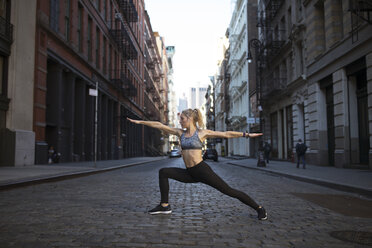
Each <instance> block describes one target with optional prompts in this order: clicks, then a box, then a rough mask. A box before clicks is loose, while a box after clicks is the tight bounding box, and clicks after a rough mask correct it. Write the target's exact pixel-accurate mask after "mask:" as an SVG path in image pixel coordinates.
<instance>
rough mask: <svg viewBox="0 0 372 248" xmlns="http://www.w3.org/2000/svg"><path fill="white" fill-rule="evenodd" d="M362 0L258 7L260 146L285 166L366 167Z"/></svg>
mask: <svg viewBox="0 0 372 248" xmlns="http://www.w3.org/2000/svg"><path fill="white" fill-rule="evenodd" d="M371 7H372V5H371V3H370V1H364V0H362V1H354V0H351V1H348V0H324V1H323V0H321V1H318V0H305V1H290V0H262V1H260V2H259V12H258V14H259V18H258V27H259V31H260V32H259V33H260V36H259V39H260V41H261V44H262V46H261V48H260V54H258V56H260V58H261V61H262V63H261V68H260V70H261V71H262V76H261V78H260V81H261V85H262V102H263V113H264V125H265V130H264V133H265V139H266V140H268V141H270V142H271V143H272V148H273V150H272V155H273V156H274V157H276V158H279V159H291V158H292V156H293V153H294V144H295V142H296V141H297V140H298V139H302V140H305V142H306V144H307V145H308V146H309V148H310V149H309V151H308V152H307V160H308V163H312V164H319V165H328V166H336V167H352V168H353V167H354V168H372V157H371V155H372V152H371V133H372V112H371V109H372V100H371V99H372V76H371V75H372V73H371V72H372V46H371V44H372V25H371V24H372V23H371V19H370V18H371V10H372V8H371Z"/></svg>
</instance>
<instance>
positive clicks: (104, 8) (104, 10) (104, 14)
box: [103, 0, 107, 21]
mask: <svg viewBox="0 0 372 248" xmlns="http://www.w3.org/2000/svg"><path fill="white" fill-rule="evenodd" d="M106 1H107V0H103V20H105V21H106V16H107V13H106V12H107V5H106V4H107V3H106Z"/></svg>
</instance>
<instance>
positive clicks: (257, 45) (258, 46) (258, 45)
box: [247, 39, 266, 167]
mask: <svg viewBox="0 0 372 248" xmlns="http://www.w3.org/2000/svg"><path fill="white" fill-rule="evenodd" d="M251 47H253V48H254V49H255V54H256V94H257V105H258V111H259V120H260V132H261V133H262V132H263V127H262V111H263V108H262V102H261V96H262V88H261V71H262V70H261V62H262V57H261V55H262V52H263V44H262V42H261V41H260V40H258V39H251V40H250V41H249V42H248V57H247V61H248V63H252V62H253V58H252V53H251ZM259 63H260V64H259ZM258 146H259V147H258V162H257V166H259V167H265V166H266V162H265V158H264V152H263V140H262V137H260V139H259V144H258Z"/></svg>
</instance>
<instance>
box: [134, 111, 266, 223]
mask: <svg viewBox="0 0 372 248" xmlns="http://www.w3.org/2000/svg"><path fill="white" fill-rule="evenodd" d="M127 119H128V120H129V121H131V122H133V123H135V124H143V125H146V126H150V127H153V128H157V129H160V130H162V131H164V132H166V133H170V134H173V135H177V136H178V137H180V141H181V148H182V158H183V161H184V163H185V166H186V169H182V168H176V167H171V168H168V167H167V168H162V169H160V170H159V186H160V194H161V201H160V204H159V205H157V206H156V207H155V208H154V209H151V210H150V211H149V213H150V214H170V213H171V212H172V210H171V207H170V204H169V202H168V196H169V182H168V179H169V178H171V179H174V180H177V181H179V182H183V183H199V182H200V183H204V184H207V185H209V186H211V187H213V188H215V189H217V190H219V191H220V192H222V193H224V194H226V195H228V196H230V197H234V198H236V199H238V200H240V201H241V202H243V203H244V204H246V205H248V206H250V207H251V208H253V209H255V210H256V211H257V214H258V219H259V220H266V219H267V213H266V210H265V209H264V208H263V207H262V206H260V205H258V204H257V203H256V202H255V201H254V200H253V199H252V198H251V197H249V196H248V195H247V194H245V193H244V192H241V191H239V190H236V189H233V188H231V187H230V186H229V185H228V184H227V183H226V182H225V181H224V180H223V179H222V178H220V177H219V176H218V175H217V174H216V173H215V172H214V171H213V170H212V169H211V167H209V165H208V164H207V163H205V162H204V161H203V158H202V146H203V141H204V140H205V139H207V138H238V137H246V138H255V137H258V136H261V135H262V133H245V132H244V133H242V132H234V131H226V132H219V131H212V130H208V129H201V128H202V127H203V126H204V124H203V119H202V115H201V112H200V110H199V109H186V110H184V111H182V113H181V115H180V124H181V126H182V128H183V129H185V130H183V129H179V128H172V127H168V126H166V125H164V124H162V123H160V122H158V121H143V120H132V119H129V118H127Z"/></svg>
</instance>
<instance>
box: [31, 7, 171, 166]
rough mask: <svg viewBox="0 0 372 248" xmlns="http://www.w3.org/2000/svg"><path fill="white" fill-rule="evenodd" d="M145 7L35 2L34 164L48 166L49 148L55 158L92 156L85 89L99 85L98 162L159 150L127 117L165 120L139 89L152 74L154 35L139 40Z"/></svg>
mask: <svg viewBox="0 0 372 248" xmlns="http://www.w3.org/2000/svg"><path fill="white" fill-rule="evenodd" d="M144 8H145V6H144V1H142V0H137V1H135V0H94V1H93V0H91V1H89V0H79V1H78V0H64V1H58V0H39V1H38V2H37V25H36V56H35V65H36V67H35V86H34V99H35V102H34V111H33V112H34V120H33V127H34V131H35V136H36V137H35V139H36V145H35V163H46V159H47V153H48V149H49V148H50V146H53V147H54V149H55V150H56V151H58V152H60V153H61V162H69V161H88V160H92V159H93V158H94V151H95V148H94V147H95V146H94V144H95V132H94V131H95V130H94V124H95V123H94V114H95V100H96V98H95V97H94V96H91V95H89V89H92V88H93V89H94V88H95V87H96V84H97V82H98V129H97V130H98V131H97V132H98V135H97V150H98V152H97V159H98V160H108V159H119V158H126V157H133V156H144V155H158V154H161V150H162V147H161V144H160V143H159V142H156V141H153V140H152V139H154V137H155V136H151V135H146V133H147V132H149V131H148V130H145V128H144V127H143V126H141V125H134V124H132V123H130V122H129V121H127V119H126V118H127V117H130V118H133V119H156V120H159V121H164V120H162V119H161V118H160V115H158V116H157V115H156V113H157V112H158V111H159V110H158V109H159V106H156V105H155V104H154V102H153V101H150V103H148V102H147V101H148V95H147V94H146V93H145V89H146V86H147V85H148V84H150V85H151V84H152V83H151V80H152V79H153V78H154V75H148V69H147V67H146V66H145V63H146V58H145V54H146V52H148V51H147V49H148V41H149V40H152V41H153V39H154V38H153V33H152V32H150V33H149V34H148V37H145V29H146V28H147V29H149V30H150V31H151V28H148V27H149V26H151V25H150V23H149V22H148V21H147V22H146V20H148V17H146V13H145V10H144ZM158 56H159V55H158V54H155V58H158ZM154 60H155V59H154ZM146 65H147V64H146ZM147 77H149V78H150V80H147V82H146V83H147V84H145V79H147ZM148 81H150V82H148ZM161 101H164V99H163V98H161ZM145 106H147V107H148V108H147V109H148V111H146V110H145V108H144V107H145ZM149 106H150V107H149ZM151 107H152V108H151ZM149 111H150V112H151V113H153V116H150V115H149ZM158 135H160V134H158ZM147 139H149V140H147Z"/></svg>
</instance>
